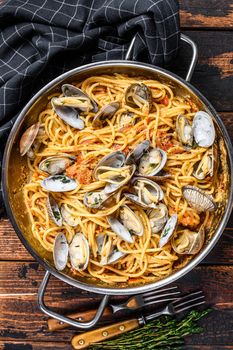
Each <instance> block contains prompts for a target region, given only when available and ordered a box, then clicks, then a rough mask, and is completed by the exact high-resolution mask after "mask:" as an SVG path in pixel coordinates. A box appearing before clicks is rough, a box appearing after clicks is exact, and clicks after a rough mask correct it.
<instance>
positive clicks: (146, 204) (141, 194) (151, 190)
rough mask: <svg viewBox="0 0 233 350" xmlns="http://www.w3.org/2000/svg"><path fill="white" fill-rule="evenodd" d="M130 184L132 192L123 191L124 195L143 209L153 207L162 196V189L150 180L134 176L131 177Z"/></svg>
mask: <svg viewBox="0 0 233 350" xmlns="http://www.w3.org/2000/svg"><path fill="white" fill-rule="evenodd" d="M132 185H133V189H134V193H133V194H132V193H124V195H125V196H126V198H128V199H129V200H130V201H132V202H134V203H136V204H137V205H139V206H141V207H142V208H144V209H149V208H155V207H156V204H158V202H159V201H161V200H163V198H164V193H163V190H162V189H161V187H160V186H159V185H158V184H157V183H156V182H154V181H152V180H149V179H146V178H143V177H136V178H134V179H133V181H132Z"/></svg>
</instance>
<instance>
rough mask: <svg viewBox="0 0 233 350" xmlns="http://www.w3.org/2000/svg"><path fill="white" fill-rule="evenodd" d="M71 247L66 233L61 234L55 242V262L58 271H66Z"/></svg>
mask: <svg viewBox="0 0 233 350" xmlns="http://www.w3.org/2000/svg"><path fill="white" fill-rule="evenodd" d="M68 254H69V245H68V242H67V239H66V236H65V235H64V233H59V234H58V235H57V236H56V238H55V241H54V246H53V261H54V265H55V267H56V269H57V270H58V271H62V270H64V268H65V267H66V264H67V260H68Z"/></svg>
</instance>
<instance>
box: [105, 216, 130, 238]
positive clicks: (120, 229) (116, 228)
mask: <svg viewBox="0 0 233 350" xmlns="http://www.w3.org/2000/svg"><path fill="white" fill-rule="evenodd" d="M107 221H108V223H109V225H110V227H111V229H112V230H113V232H115V233H116V235H117V236H119V237H120V238H121V239H123V240H124V241H126V242H128V243H133V242H134V240H133V238H132V236H131V233H130V232H129V230H128V229H127V228H126V227H125V226H124V225H123V224H122V223H121V222H120V221H119V220H118V219H117V218H115V217H113V216H108V217H107Z"/></svg>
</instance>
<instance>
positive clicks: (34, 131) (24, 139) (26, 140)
mask: <svg viewBox="0 0 233 350" xmlns="http://www.w3.org/2000/svg"><path fill="white" fill-rule="evenodd" d="M39 129H40V123H39V122H38V123H35V124H33V125H31V126H30V127H29V128H28V129H27V130H25V131H24V133H23V135H22V136H21V139H20V142H19V151H20V155H21V156H24V155H25V154H26V153H27V152H28V151H29V150H30V148H31V146H32V144H33V142H34V141H35V138H36V136H37V135H38V132H39Z"/></svg>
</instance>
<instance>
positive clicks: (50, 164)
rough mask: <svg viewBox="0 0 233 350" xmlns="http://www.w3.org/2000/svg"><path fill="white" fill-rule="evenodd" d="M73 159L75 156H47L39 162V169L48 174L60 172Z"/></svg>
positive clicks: (72, 161)
mask: <svg viewBox="0 0 233 350" xmlns="http://www.w3.org/2000/svg"><path fill="white" fill-rule="evenodd" d="M75 159H76V157H73V156H69V155H61V156H52V157H48V158H46V159H44V160H42V161H41V162H40V164H39V169H40V170H41V171H44V172H46V173H48V174H50V175H57V174H61V173H63V172H64V171H65V170H66V168H68V167H69V166H70V165H72V164H73V163H74V161H75Z"/></svg>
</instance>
